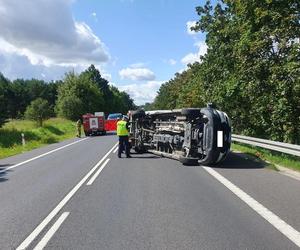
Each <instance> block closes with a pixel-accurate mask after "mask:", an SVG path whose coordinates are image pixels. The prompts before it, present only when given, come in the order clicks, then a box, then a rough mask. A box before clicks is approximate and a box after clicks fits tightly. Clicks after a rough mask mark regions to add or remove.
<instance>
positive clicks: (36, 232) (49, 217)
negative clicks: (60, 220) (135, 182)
mask: <svg viewBox="0 0 300 250" xmlns="http://www.w3.org/2000/svg"><path fill="white" fill-rule="evenodd" d="M117 144H118V143H116V144H115V145H114V146H113V147H112V148H111V149H110V150H109V151H108V152H107V153H106V154H105V155H104V156H103V157H102V159H101V160H100V161H99V162H98V163H97V164H96V165H95V166H94V167H93V168H92V169H91V170H90V171H89V172H88V173H87V174H86V175H85V176H84V177H83V178H82V179H81V181H79V182H78V183H77V185H76V186H75V187H74V188H73V189H72V190H71V191H70V192H69V193H68V194H67V195H66V196H65V197H64V198H63V199H62V200H61V201H60V202H59V203H58V205H57V206H56V207H55V208H54V209H53V210H52V211H51V212H50V213H49V214H48V215H47V217H46V218H45V219H44V220H43V221H42V222H41V223H40V224H39V225H38V226H37V227H36V228H35V229H34V230H33V231H32V233H31V234H30V235H28V236H27V238H26V239H25V240H24V241H23V242H22V243H21V244H20V245H19V246H18V247H17V249H16V250H21V249H26V248H27V247H28V246H29V245H30V243H31V242H32V241H33V240H34V239H35V238H36V237H37V236H38V235H39V234H40V232H41V231H42V230H43V229H44V228H45V227H46V226H47V224H48V223H49V222H50V221H51V220H52V219H53V217H54V216H55V215H56V214H57V213H58V212H59V211H60V210H61V209H62V208H63V207H64V205H66V203H67V202H68V201H69V200H70V199H71V198H72V196H73V195H74V194H75V193H76V192H77V190H78V189H79V188H80V187H81V186H82V185H83V184H84V183H85V182H86V180H87V179H88V178H89V177H90V176H91V175H92V174H93V173H94V172H95V170H96V169H97V168H98V166H99V165H100V164H101V163H102V162H103V161H104V160H105V159H106V157H107V156H108V155H109V154H110V153H111V152H112V151H113V150H114V148H115V146H117Z"/></svg>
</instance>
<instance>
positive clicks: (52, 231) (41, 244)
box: [34, 212, 70, 250]
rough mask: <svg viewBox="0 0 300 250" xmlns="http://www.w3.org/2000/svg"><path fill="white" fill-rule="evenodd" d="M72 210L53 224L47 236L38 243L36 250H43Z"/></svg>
mask: <svg viewBox="0 0 300 250" xmlns="http://www.w3.org/2000/svg"><path fill="white" fill-rule="evenodd" d="M69 214H70V212H64V213H63V214H62V215H61V216H60V217H59V218H58V219H57V221H56V222H55V223H54V224H53V226H52V227H51V228H50V229H49V231H48V232H47V233H46V234H45V236H44V237H43V238H42V239H41V241H40V242H39V243H38V244H37V245H36V247H35V248H34V250H42V249H44V247H45V246H46V245H47V243H48V242H49V240H51V238H52V236H53V235H54V234H55V233H56V231H57V230H58V229H59V227H60V226H61V224H62V223H63V222H64V220H65V219H66V218H67V217H68V216H69Z"/></svg>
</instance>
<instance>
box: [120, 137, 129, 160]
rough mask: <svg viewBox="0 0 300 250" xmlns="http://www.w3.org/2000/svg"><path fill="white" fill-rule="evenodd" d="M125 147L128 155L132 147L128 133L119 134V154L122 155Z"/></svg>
mask: <svg viewBox="0 0 300 250" xmlns="http://www.w3.org/2000/svg"><path fill="white" fill-rule="evenodd" d="M123 149H125V154H126V156H127V157H128V156H129V152H130V148H129V141H128V135H124V136H119V148H118V156H119V157H121V153H122V151H123Z"/></svg>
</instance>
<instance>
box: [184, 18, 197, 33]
mask: <svg viewBox="0 0 300 250" xmlns="http://www.w3.org/2000/svg"><path fill="white" fill-rule="evenodd" d="M195 25H196V21H187V22H186V31H187V33H188V34H189V35H195V34H197V32H195V31H194V30H191V28H192V27H194V26H195Z"/></svg>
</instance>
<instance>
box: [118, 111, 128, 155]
mask: <svg viewBox="0 0 300 250" xmlns="http://www.w3.org/2000/svg"><path fill="white" fill-rule="evenodd" d="M117 135H118V136H119V148H118V157H119V158H121V154H122V151H123V149H124V150H125V154H126V157H127V158H131V156H130V147H129V141H128V136H129V124H128V119H127V118H126V116H123V118H122V120H120V121H118V122H117Z"/></svg>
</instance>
